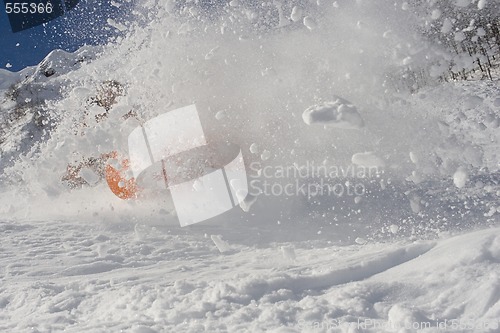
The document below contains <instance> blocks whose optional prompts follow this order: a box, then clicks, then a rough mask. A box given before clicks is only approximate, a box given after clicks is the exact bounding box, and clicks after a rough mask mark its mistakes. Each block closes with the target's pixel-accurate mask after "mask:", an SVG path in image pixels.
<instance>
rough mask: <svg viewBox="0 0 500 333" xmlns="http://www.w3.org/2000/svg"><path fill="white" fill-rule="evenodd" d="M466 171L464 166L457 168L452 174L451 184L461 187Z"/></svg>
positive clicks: (464, 180)
mask: <svg viewBox="0 0 500 333" xmlns="http://www.w3.org/2000/svg"><path fill="white" fill-rule="evenodd" d="M467 178H468V175H467V171H466V170H465V169H464V168H458V169H457V171H455V173H454V174H453V184H455V186H456V187H458V188H463V187H464V186H465V184H466V182H467Z"/></svg>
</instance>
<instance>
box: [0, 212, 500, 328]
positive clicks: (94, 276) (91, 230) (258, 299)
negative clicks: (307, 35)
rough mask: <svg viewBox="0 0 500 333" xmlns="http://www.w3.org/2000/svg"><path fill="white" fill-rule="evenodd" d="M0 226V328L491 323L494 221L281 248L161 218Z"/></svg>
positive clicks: (496, 255)
mask: <svg viewBox="0 0 500 333" xmlns="http://www.w3.org/2000/svg"><path fill="white" fill-rule="evenodd" d="M0 226H1V228H2V231H3V233H4V235H8V239H7V241H6V242H4V243H3V244H2V246H3V248H7V247H8V246H11V245H14V244H18V245H17V247H16V251H8V252H6V253H5V255H4V256H3V259H2V260H3V261H4V263H5V265H4V266H3V267H4V269H3V270H2V271H1V274H2V275H1V276H2V279H3V280H4V281H5V279H7V280H10V279H12V278H15V281H16V282H15V283H7V284H5V283H4V284H2V302H1V304H2V308H3V312H2V322H1V323H2V324H1V325H2V329H3V330H5V331H7V330H8V331H23V330H28V329H29V330H32V331H40V332H41V331H45V330H47V329H52V330H59V329H65V330H67V331H69V332H78V331H88V330H94V331H99V332H100V331H104V330H106V331H110V330H111V331H119V330H129V331H130V330H134V329H135V330H136V331H137V330H138V329H139V328H140V329H141V330H142V331H144V332H148V331H151V332H160V331H170V332H171V331H196V330H198V331H199V330H200V329H201V330H210V331H215V330H227V331H231V332H234V331H239V330H241V329H248V330H251V331H253V332H256V331H264V330H268V329H277V328H279V327H282V329H285V330H287V331H288V332H290V331H292V330H295V331H308V330H309V331H312V330H313V325H319V324H321V323H322V324H323V325H328V324H329V323H330V324H332V325H333V324H334V323H335V322H337V323H338V324H339V327H333V326H332V327H331V328H332V329H333V328H335V329H337V330H339V331H344V332H348V331H349V329H354V328H355V327H356V325H358V324H364V325H375V323H377V324H378V325H382V326H381V327H386V328H391V327H393V328H394V329H396V328H397V327H405V326H408V325H431V327H436V326H437V325H438V324H440V325H445V321H447V322H448V324H450V323H451V322H452V320H454V321H456V322H461V323H462V324H466V323H467V321H468V320H470V319H471V318H473V319H474V322H475V324H476V325H487V324H488V325H491V328H492V329H491V330H485V331H492V332H493V331H495V327H496V326H495V325H498V314H499V313H498V311H499V308H498V299H499V297H500V294H498V288H499V287H500V285H499V281H498V269H499V268H500V267H499V264H498V262H499V261H500V230H499V229H488V230H483V231H477V232H472V233H468V234H465V235H457V236H453V237H444V238H443V239H440V240H437V241H419V242H415V243H411V242H409V243H406V244H405V243H401V242H395V243H392V244H369V243H368V244H364V245H352V246H336V245H321V244H314V243H311V242H305V243H303V244H300V243H298V244H296V245H295V247H292V246H291V245H281V247H280V248H281V251H282V253H283V254H280V253H279V251H278V249H277V248H275V246H276V245H274V246H273V245H272V244H270V245H267V246H261V247H259V248H256V247H253V246H251V247H248V246H243V245H242V244H236V245H234V246H235V247H236V249H237V250H235V251H233V252H228V253H225V254H221V253H220V252H219V251H218V249H217V248H216V247H215V246H214V244H213V243H211V241H210V240H209V239H208V240H207V239H206V238H205V237H204V236H203V235H197V234H196V233H195V234H193V233H191V234H189V235H182V236H181V234H178V232H179V231H180V230H174V229H170V231H171V232H170V233H167V232H164V231H167V230H166V229H165V227H151V226H148V227H146V228H145V229H146V230H145V232H146V234H145V235H144V236H143V237H142V239H141V240H140V241H137V240H135V239H134V238H131V237H130V234H129V228H128V227H126V225H124V224H118V225H102V224H95V223H89V224H67V223H58V224H55V225H54V223H40V222H38V223H24V224H20V223H14V224H12V223H2V224H1V225H0ZM90 235H91V236H90ZM89 236H90V237H89ZM212 238H213V237H212ZM313 245H314V246H313ZM33 246H36V248H37V251H36V252H33ZM104 249H106V250H104ZM99 253H100V254H99ZM294 254H295V255H294ZM282 255H284V256H285V258H283V257H282ZM201 258H203V260H201ZM283 259H285V261H284V260H283ZM33 261H36V262H37V265H30V264H29V262H33ZM46 277H50V279H47V280H45V278H46ZM401 291H406V292H401ZM408 295H411V297H409V296H408ZM464 304H466V305H465V306H464ZM75 319H77V320H75ZM333 320H335V321H333ZM450 329H451V328H450ZM320 331H325V332H326V331H327V329H326V328H324V329H321V330H320ZM366 331H369V332H372V331H376V329H374V328H373V327H366ZM384 331H392V330H389V329H387V330H386V329H384Z"/></svg>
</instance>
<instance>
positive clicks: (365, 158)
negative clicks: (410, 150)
mask: <svg viewBox="0 0 500 333" xmlns="http://www.w3.org/2000/svg"><path fill="white" fill-rule="evenodd" d="M351 162H352V163H353V164H356V165H359V166H363V167H367V168H370V167H383V166H385V162H384V160H383V159H381V158H380V157H378V156H377V155H375V153H373V152H366V153H357V154H354V155H352V158H351Z"/></svg>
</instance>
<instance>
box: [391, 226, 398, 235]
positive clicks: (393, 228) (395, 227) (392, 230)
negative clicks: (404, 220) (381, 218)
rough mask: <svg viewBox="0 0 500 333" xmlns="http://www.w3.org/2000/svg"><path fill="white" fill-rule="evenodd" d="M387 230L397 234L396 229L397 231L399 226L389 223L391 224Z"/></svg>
mask: <svg viewBox="0 0 500 333" xmlns="http://www.w3.org/2000/svg"><path fill="white" fill-rule="evenodd" d="M389 230H390V231H391V232H392V233H393V234H397V233H398V231H399V227H398V226H397V225H395V224H391V226H390V227H389Z"/></svg>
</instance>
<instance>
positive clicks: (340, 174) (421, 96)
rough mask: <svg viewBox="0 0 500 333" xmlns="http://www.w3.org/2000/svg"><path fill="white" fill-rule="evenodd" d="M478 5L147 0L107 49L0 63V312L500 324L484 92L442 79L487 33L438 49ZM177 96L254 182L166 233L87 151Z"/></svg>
mask: <svg viewBox="0 0 500 333" xmlns="http://www.w3.org/2000/svg"><path fill="white" fill-rule="evenodd" d="M480 3H481V4H478V3H472V2H469V1H455V2H454V4H450V6H455V7H456V8H455V7H453V8H454V10H456V11H458V12H460V13H462V14H461V15H462V16H460V17H459V16H457V17H456V18H454V21H453V22H452V21H451V20H448V21H449V22H448V21H447V18H448V17H447V16H449V15H451V13H452V12H453V13H455V12H454V11H450V12H449V13H448V12H445V11H443V8H447V5H448V4H443V3H440V2H432V3H431V2H429V3H427V2H425V3H424V2H418V1H416V2H414V1H410V2H409V3H406V2H405V3H401V4H397V5H394V2H391V1H380V2H372V1H356V2H350V1H336V2H334V3H333V4H332V3H330V2H326V1H317V2H314V3H313V2H310V3H309V2H307V3H306V2H299V1H290V2H283V3H280V2H278V1H275V2H272V3H270V2H265V3H262V4H261V3H257V2H253V1H252V2H243V1H231V2H230V3H227V4H225V3H223V2H217V3H216V4H212V5H211V6H208V5H207V4H206V3H205V2H200V3H197V2H182V1H167V2H166V3H163V2H157V1H149V0H145V1H141V3H140V5H138V7H137V9H136V12H135V14H136V15H137V20H138V23H137V24H129V25H128V26H129V28H126V29H128V31H124V33H125V32H126V37H123V38H122V37H119V38H117V39H116V40H115V41H114V42H113V43H110V45H108V46H106V47H104V48H102V49H93V48H83V49H81V50H79V51H77V52H76V53H74V54H68V53H65V52H63V51H54V52H53V53H52V54H50V55H49V56H48V57H47V59H45V60H44V61H43V62H42V63H41V64H40V65H39V66H37V67H35V68H28V69H26V70H24V71H22V72H20V73H9V72H5V71H0V95H1V96H0V126H1V127H0V203H1V204H0V221H1V222H0V232H1V233H2V240H1V242H0V281H1V284H0V308H1V309H2V311H1V312H0V329H1V330H2V331H11V332H14V331H25V330H28V329H30V330H32V331H34V332H36V331H39V332H45V331H59V330H63V329H66V330H67V331H73V332H81V331H95V332H109V331H119V330H123V331H132V332H172V331H180V332H183V331H190V332H201V331H209V332H212V331H228V332H240V331H243V332H244V331H249V332H259V331H276V332H295V331H296V332H308V331H311V332H316V331H320V332H337V331H345V332H365V331H367V332H386V331H404V330H400V328H401V327H403V328H404V326H405V325H410V326H411V325H417V326H416V327H410V328H408V329H407V330H406V331H410V332H412V331H418V330H419V329H421V331H426V332H435V331H441V330H444V329H448V330H449V331H463V332H482V331H485V332H496V331H498V328H495V326H492V325H494V324H495V323H494V322H495V320H496V318H498V317H499V314H500V313H499V311H500V309H499V305H498V304H499V302H498V299H499V297H500V292H499V288H500V287H499V284H498V276H497V272H498V268H499V267H498V264H499V262H500V254H499V253H500V245H499V244H500V241H499V239H500V231H499V230H498V226H499V224H498V223H499V218H500V155H499V153H498V152H499V147H500V130H499V124H500V90H499V88H498V81H486V80H484V81H480V80H479V81H454V80H452V78H458V77H460V78H470V77H471V76H472V77H475V78H477V77H481V76H484V75H485V74H484V73H485V72H486V71H489V72H488V73H489V75H490V76H491V75H493V76H495V75H497V72H495V70H496V69H495V62H494V61H493V63H492V64H491V68H490V67H488V68H486V67H481V71H480V70H479V67H478V66H479V65H478V66H476V67H474V66H475V65H474V64H479V60H480V61H481V64H482V65H481V66H486V65H485V63H487V62H488V61H490V59H488V57H489V55H494V54H496V53H494V52H497V46H496V44H492V45H493V46H492V47H491V49H488V50H487V51H485V52H483V51H478V50H476V51H477V54H475V53H472V51H471V52H466V51H464V54H457V55H456V56H455V53H454V52H458V51H457V50H456V49H453V48H452V47H451V46H449V45H448V44H447V43H448V42H449V40H450V38H451V40H455V39H454V38H455V37H454V36H455V35H456V34H458V35H457V36H458V37H460V38H461V37H462V34H463V35H464V37H466V39H464V40H463V41H465V42H467V43H469V42H470V43H472V44H470V45H469V44H467V45H468V46H469V47H471V48H472V47H473V46H474V45H476V44H473V43H482V40H483V38H489V37H491V36H490V35H489V34H491V33H492V32H493V30H494V29H493V27H492V26H491V25H490V26H484V27H483V23H484V22H482V21H481V20H475V21H474V22H472V21H470V22H465V21H464V20H463V18H464V17H469V16H470V18H474V17H476V16H477V15H479V16H480V14H481V13H484V12H485V10H488V9H492V10H493V9H494V8H497V4H496V3H493V2H485V1H480ZM419 4H420V5H421V6H423V9H422V8H420V7H418V6H419ZM441 6H443V7H441ZM479 7H481V8H479ZM479 11H483V12H479ZM491 12H493V11H491ZM488 13H489V12H488ZM465 14H467V15H469V14H470V15H469V16H467V15H465ZM464 22H465V23H466V25H465V26H462V25H464V24H465V23H464ZM450 25H451V27H454V28H455V29H456V31H455V30H452V29H451V28H450V29H444V28H445V27H446V28H449V27H448V26H450ZM123 29H125V27H123ZM481 29H482V30H481ZM422 31H423V32H425V33H423V34H422V33H420V32H422ZM436 31H437V32H436ZM460 33H462V34H460ZM483 33H484V34H483ZM436 34H438V35H439V36H438V37H439V38H437V37H435V35H436ZM433 36H434V37H433ZM431 37H433V38H434V39H433V38H431ZM443 40H445V41H446V43H445V42H443ZM455 41H456V42H457V43H458V42H460V41H459V40H455ZM488 41H489V40H486V43H487V42H488ZM481 45H482V44H481ZM485 45H486V44H485ZM447 47H449V49H447ZM476 51H475V52H476ZM481 52H483V53H485V54H486V55H485V54H483V53H481ZM488 52H490V53H488ZM465 53H470V54H469V55H468V56H467V54H465ZM479 53H481V54H479ZM458 58H460V59H462V60H463V61H462V62H457V59H458ZM466 58H467V59H466ZM475 59H476V60H475ZM493 60H494V59H493ZM460 64H462V65H460ZM460 66H462V67H460ZM473 70H476V73H475V74H470V73H471V71H473ZM447 71H448V72H447ZM480 73H482V74H480ZM193 103H196V105H197V108H198V111H199V116H200V121H201V123H202V125H203V131H204V133H205V135H206V138H207V141H208V142H209V143H213V144H226V143H228V142H229V143H233V144H237V145H238V146H239V147H240V148H241V149H242V152H243V156H244V159H245V164H246V166H247V173H248V178H249V181H253V183H252V184H253V185H254V186H252V191H251V196H249V197H248V198H247V201H246V204H245V205H244V207H243V208H244V209H239V208H237V209H233V210H231V211H229V212H227V213H225V214H223V215H221V216H218V217H216V218H213V219H211V220H209V221H206V222H203V223H199V224H196V225H192V226H190V227H186V228H181V227H180V226H179V224H178V221H177V218H176V216H175V209H174V206H173V203H172V199H171V197H170V195H169V192H168V191H167V190H162V191H160V190H157V189H156V188H151V189H148V190H149V192H148V191H146V190H145V193H144V194H143V195H142V196H141V197H140V198H139V199H136V200H128V201H126V200H121V199H119V198H117V197H116V196H114V195H113V194H112V193H111V191H110V189H109V188H108V186H107V184H106V182H105V181H104V179H103V174H102V168H103V167H102V164H103V163H106V160H105V157H103V156H107V155H109V154H110V153H111V152H114V151H116V152H118V154H119V155H121V156H127V155H128V141H127V140H128V136H129V134H130V133H131V132H132V130H134V129H135V128H137V127H138V126H139V125H140V124H141V123H143V122H145V121H147V120H149V119H152V118H154V117H156V116H158V115H161V114H164V113H166V112H169V111H171V110H173V109H177V108H179V107H182V106H186V105H190V104H193ZM182 144H183V143H182V142H179V145H182ZM101 162H102V163H101ZM153 179H154V178H153ZM142 185H145V186H146V185H147V186H149V185H150V184H147V183H146V184H142ZM285 189H286V191H285ZM250 204H251V205H250ZM472 324H474V325H483V327H482V328H481V327H471V326H470V325H472ZM496 324H498V322H496ZM356 325H357V327H356ZM443 325H445V326H444V327H443ZM452 325H459V326H458V327H457V326H452ZM460 325H462V326H460ZM463 325H465V326H463ZM485 325H490V326H489V327H486V326H485ZM424 326H425V327H424ZM427 326H429V327H427Z"/></svg>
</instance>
